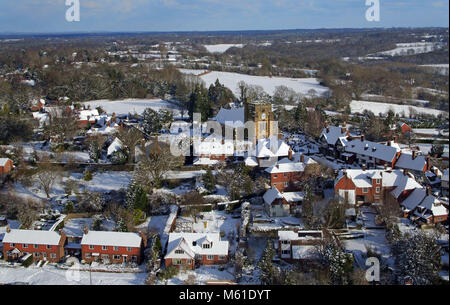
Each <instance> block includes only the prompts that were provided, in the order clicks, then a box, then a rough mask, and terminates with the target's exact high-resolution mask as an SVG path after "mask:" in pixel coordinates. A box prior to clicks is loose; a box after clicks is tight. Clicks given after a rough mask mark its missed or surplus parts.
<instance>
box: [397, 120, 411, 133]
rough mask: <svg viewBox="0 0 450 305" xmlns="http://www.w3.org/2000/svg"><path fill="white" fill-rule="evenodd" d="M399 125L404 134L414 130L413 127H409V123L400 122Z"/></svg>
mask: <svg viewBox="0 0 450 305" xmlns="http://www.w3.org/2000/svg"><path fill="white" fill-rule="evenodd" d="M397 125H398V127H399V128H400V131H401V132H402V134H407V133H409V132H411V131H412V128H411V127H409V125H408V124H406V123H405V122H398V123H397Z"/></svg>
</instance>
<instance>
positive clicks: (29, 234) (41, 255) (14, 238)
mask: <svg viewBox="0 0 450 305" xmlns="http://www.w3.org/2000/svg"><path fill="white" fill-rule="evenodd" d="M65 243H66V236H65V234H64V233H63V232H60V234H58V233H57V232H54V231H40V230H16V229H7V231H6V233H5V236H4V237H3V257H4V258H5V259H6V260H8V261H13V260H17V259H19V258H21V257H23V256H25V255H28V254H32V255H33V261H34V262H36V261H40V260H44V261H49V262H52V263H57V262H59V261H61V259H62V258H63V257H64V244H65Z"/></svg>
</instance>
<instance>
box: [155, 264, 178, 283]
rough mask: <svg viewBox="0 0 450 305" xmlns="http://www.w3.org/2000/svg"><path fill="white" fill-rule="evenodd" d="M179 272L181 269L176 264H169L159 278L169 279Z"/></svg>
mask: <svg viewBox="0 0 450 305" xmlns="http://www.w3.org/2000/svg"><path fill="white" fill-rule="evenodd" d="M178 273H179V270H178V268H177V267H175V266H169V267H167V268H166V269H164V270H163V271H161V272H160V273H159V278H160V279H161V280H163V281H167V280H169V279H171V278H173V277H174V276H176V275H177V274H178Z"/></svg>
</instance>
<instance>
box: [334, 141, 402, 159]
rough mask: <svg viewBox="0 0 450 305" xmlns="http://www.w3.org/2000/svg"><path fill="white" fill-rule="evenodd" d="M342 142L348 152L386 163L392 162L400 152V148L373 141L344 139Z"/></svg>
mask: <svg viewBox="0 0 450 305" xmlns="http://www.w3.org/2000/svg"><path fill="white" fill-rule="evenodd" d="M342 141H343V143H344V144H345V151H347V152H351V153H354V154H359V155H364V156H369V157H372V158H376V159H378V160H382V161H386V162H392V161H393V160H394V158H395V156H396V154H397V152H399V148H396V147H393V146H387V145H384V144H380V143H375V142H371V141H365V140H364V141H361V139H353V140H348V139H342Z"/></svg>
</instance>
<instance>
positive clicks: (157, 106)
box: [84, 99, 180, 116]
mask: <svg viewBox="0 0 450 305" xmlns="http://www.w3.org/2000/svg"><path fill="white" fill-rule="evenodd" d="M84 104H86V105H90V106H91V107H92V108H96V107H99V106H100V107H102V108H103V110H105V111H106V112H107V113H108V114H112V113H113V112H114V113H116V114H117V115H127V114H128V113H137V114H142V113H143V112H144V110H145V109H147V108H152V109H153V110H155V111H159V110H161V109H165V110H169V111H172V112H173V114H174V116H180V111H179V109H178V107H177V106H176V105H174V104H173V103H171V102H169V101H165V100H161V99H125V100H119V101H110V100H98V101H90V102H85V103H84Z"/></svg>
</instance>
